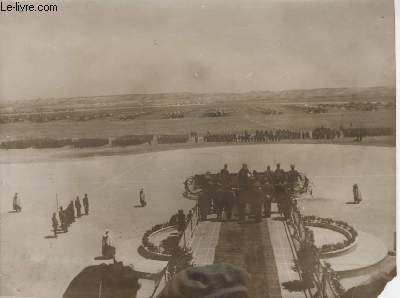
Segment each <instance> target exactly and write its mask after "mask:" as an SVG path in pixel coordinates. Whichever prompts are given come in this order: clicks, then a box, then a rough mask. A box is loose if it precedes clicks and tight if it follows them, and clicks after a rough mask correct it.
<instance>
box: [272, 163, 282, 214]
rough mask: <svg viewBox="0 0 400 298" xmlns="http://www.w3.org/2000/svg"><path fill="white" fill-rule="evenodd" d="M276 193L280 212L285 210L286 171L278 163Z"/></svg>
mask: <svg viewBox="0 0 400 298" xmlns="http://www.w3.org/2000/svg"><path fill="white" fill-rule="evenodd" d="M274 193H275V199H276V202H277V204H278V210H279V212H283V208H282V207H283V206H282V203H283V200H284V197H285V172H284V171H283V170H282V169H281V165H280V164H279V163H278V164H276V169H275V172H274Z"/></svg>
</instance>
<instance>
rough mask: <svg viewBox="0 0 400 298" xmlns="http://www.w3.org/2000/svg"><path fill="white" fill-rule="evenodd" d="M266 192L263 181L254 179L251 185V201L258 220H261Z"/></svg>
mask: <svg viewBox="0 0 400 298" xmlns="http://www.w3.org/2000/svg"><path fill="white" fill-rule="evenodd" d="M264 197H265V194H264V192H263V190H262V188H261V183H260V182H259V181H254V182H253V183H252V185H251V201H252V204H251V205H252V206H251V207H252V211H253V213H254V217H255V220H256V222H261V211H262V210H261V209H262V203H263V201H264Z"/></svg>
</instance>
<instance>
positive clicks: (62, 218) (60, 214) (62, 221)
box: [58, 206, 68, 233]
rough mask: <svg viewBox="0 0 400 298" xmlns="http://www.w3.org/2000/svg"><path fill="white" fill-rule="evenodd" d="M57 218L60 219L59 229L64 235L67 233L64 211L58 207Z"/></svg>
mask: <svg viewBox="0 0 400 298" xmlns="http://www.w3.org/2000/svg"><path fill="white" fill-rule="evenodd" d="M58 218H59V219H60V225H61V229H62V230H63V232H64V233H66V232H68V226H67V223H66V221H65V220H66V218H65V211H64V210H63V207H62V206H60V209H59V210H58Z"/></svg>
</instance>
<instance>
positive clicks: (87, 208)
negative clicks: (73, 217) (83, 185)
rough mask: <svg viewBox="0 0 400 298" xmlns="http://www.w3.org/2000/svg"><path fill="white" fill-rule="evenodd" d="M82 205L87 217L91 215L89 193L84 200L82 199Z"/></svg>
mask: <svg viewBox="0 0 400 298" xmlns="http://www.w3.org/2000/svg"><path fill="white" fill-rule="evenodd" d="M82 203H83V208H84V209H85V215H88V214H89V198H88V196H87V193H85V195H84V197H83V199H82Z"/></svg>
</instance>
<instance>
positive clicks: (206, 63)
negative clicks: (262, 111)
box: [0, 0, 395, 101]
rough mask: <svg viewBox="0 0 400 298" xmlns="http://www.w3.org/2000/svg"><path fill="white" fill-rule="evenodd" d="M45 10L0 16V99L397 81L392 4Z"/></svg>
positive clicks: (317, 0)
mask: <svg viewBox="0 0 400 298" xmlns="http://www.w3.org/2000/svg"><path fill="white" fill-rule="evenodd" d="M44 1H47V0H43V1H41V3H45V2H44ZM30 3H37V1H35V0H32V1H30ZM51 3H52V4H58V11H57V12H56V13H11V12H6V13H5V12H0V101H12V100H19V99H31V98H52V97H76V96H95V95H109V94H127V93H162V92H200V93H203V92H246V91H251V90H286V89H311V88H325V87H368V86H394V84H395V81H394V80H395V62H394V9H393V1H392V0H379V1H376V0H280V1H278V0H264V1H261V0H259V1H254V0H210V1H206V0H204V1H203V0H145V1H142V0H135V1H132V0H107V1H104V0H100V1H79V3H77V1H68V0H64V1H57V0H54V1H52V2H51Z"/></svg>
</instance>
